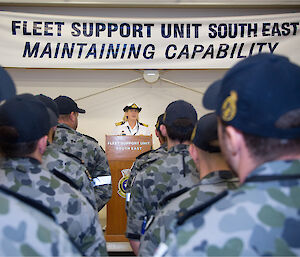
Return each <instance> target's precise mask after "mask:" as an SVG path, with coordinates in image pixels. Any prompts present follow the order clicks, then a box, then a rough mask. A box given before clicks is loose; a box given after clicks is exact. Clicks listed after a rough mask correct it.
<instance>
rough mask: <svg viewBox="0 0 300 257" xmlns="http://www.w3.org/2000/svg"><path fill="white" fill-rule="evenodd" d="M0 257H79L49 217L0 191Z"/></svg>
mask: <svg viewBox="0 0 300 257" xmlns="http://www.w3.org/2000/svg"><path fill="white" fill-rule="evenodd" d="M20 214H21V215H20ZM0 255H1V256H81V254H80V253H79V251H78V250H77V249H76V247H75V246H74V245H73V243H72V242H71V241H70V239H69V237H68V235H67V233H66V232H65V231H64V230H63V229H62V228H61V227H60V226H59V225H58V224H57V223H56V222H55V221H54V220H53V219H52V218H51V217H49V216H47V215H46V214H45V213H43V212H42V211H40V210H38V209H36V208H34V207H32V206H31V205H29V204H26V203H24V202H23V201H21V200H19V199H18V198H16V197H14V196H13V195H10V194H7V193H6V192H3V191H2V190H0Z"/></svg>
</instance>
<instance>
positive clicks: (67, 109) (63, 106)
mask: <svg viewBox="0 0 300 257" xmlns="http://www.w3.org/2000/svg"><path fill="white" fill-rule="evenodd" d="M54 101H55V102H56V104H57V106H58V110H59V114H70V113H71V112H79V113H85V110H83V109H80V108H79V107H78V106H77V103H76V102H75V101H74V100H73V99H72V98H70V97H68V96H63V95H60V96H58V97H56V98H55V99H54Z"/></svg>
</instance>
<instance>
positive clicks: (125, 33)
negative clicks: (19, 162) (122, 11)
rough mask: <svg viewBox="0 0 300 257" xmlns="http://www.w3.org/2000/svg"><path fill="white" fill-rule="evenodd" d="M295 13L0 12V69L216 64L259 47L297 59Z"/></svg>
mask: <svg viewBox="0 0 300 257" xmlns="http://www.w3.org/2000/svg"><path fill="white" fill-rule="evenodd" d="M299 23H300V13H293V14H279V15H258V16H235V17H215V18H212V17H210V18H185V19H182V18H180V19H176V18H165V19H162V18H152V19H150V18H131V19H128V18H126V19H125V18H101V17H75V16H55V15H40V14H30V13H15V12H3V11H2V12H0V35H1V40H0V64H1V65H2V66H4V67H27V68H80V69H218V68H229V67H231V66H232V65H233V64H234V63H235V62H237V61H239V60H241V59H242V58H245V57H247V56H249V55H253V54H256V53H259V52H267V53H276V54H282V55H286V56H288V57H289V58H290V59H291V60H292V61H294V62H295V63H298V64H300V34H299V31H298V30H299Z"/></svg>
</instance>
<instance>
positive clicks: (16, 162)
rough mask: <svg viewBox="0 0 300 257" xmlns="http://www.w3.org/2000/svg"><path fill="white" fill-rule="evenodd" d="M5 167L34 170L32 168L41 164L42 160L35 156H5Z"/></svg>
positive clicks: (3, 165) (23, 170)
mask: <svg viewBox="0 0 300 257" xmlns="http://www.w3.org/2000/svg"><path fill="white" fill-rule="evenodd" d="M1 166H2V167H3V168H4V169H6V168H9V169H14V170H18V171H21V172H24V173H25V172H28V171H29V170H32V168H34V169H36V168H37V167H38V166H40V162H39V161H38V160H36V159H34V158H31V157H26V158H5V159H4V161H3V163H2V165H1Z"/></svg>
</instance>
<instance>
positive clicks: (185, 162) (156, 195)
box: [126, 144, 200, 240]
mask: <svg viewBox="0 0 300 257" xmlns="http://www.w3.org/2000/svg"><path fill="white" fill-rule="evenodd" d="M188 147H189V146H188V145H183V144H179V145H176V146H174V147H172V148H171V149H169V151H168V153H167V154H166V155H163V156H162V158H161V159H159V160H156V161H155V162H153V163H152V164H150V165H149V166H148V167H147V168H146V170H145V171H144V172H141V173H138V174H137V175H136V178H135V181H134V183H133V186H132V188H131V198H132V199H131V200H130V202H129V206H128V216H127V230H126V236H127V237H128V238H129V239H131V240H139V239H140V236H141V235H142V234H143V232H144V229H145V225H146V224H147V223H148V222H150V221H151V219H152V218H153V216H154V215H155V213H156V211H157V209H158V202H159V201H160V200H162V199H163V198H164V197H166V196H167V195H168V194H171V193H174V192H176V191H179V190H181V189H182V188H185V187H191V186H193V185H195V184H197V183H199V181H200V179H199V173H198V172H197V170H196V167H195V164H194V161H193V160H192V158H191V157H190V155H189V151H188Z"/></svg>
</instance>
